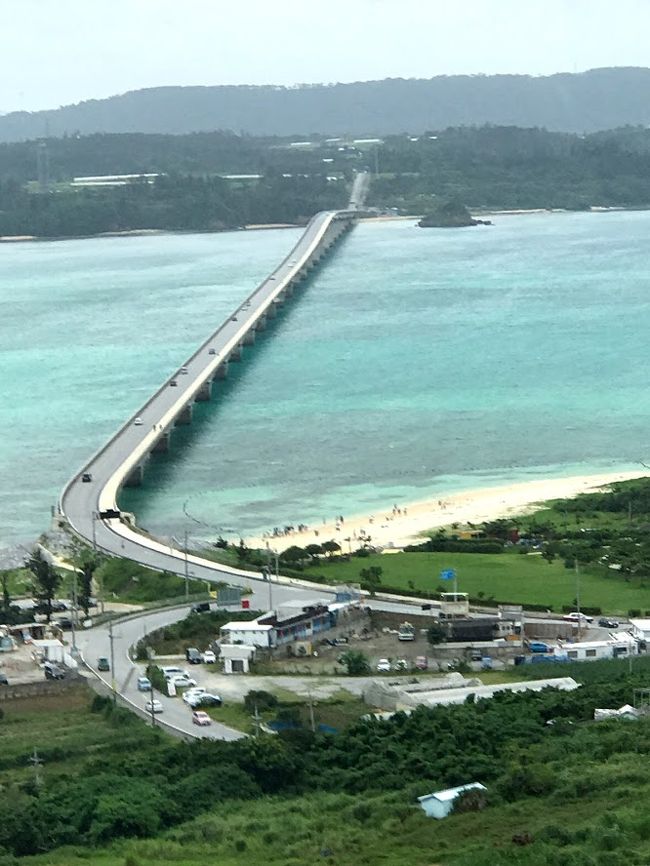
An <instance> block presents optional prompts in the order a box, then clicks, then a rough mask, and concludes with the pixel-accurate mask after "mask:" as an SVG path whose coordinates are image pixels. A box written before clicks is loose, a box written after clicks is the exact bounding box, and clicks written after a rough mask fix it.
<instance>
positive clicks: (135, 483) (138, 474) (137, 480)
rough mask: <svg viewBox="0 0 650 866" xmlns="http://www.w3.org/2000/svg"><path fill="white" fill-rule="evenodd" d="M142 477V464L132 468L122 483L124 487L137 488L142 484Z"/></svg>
mask: <svg viewBox="0 0 650 866" xmlns="http://www.w3.org/2000/svg"><path fill="white" fill-rule="evenodd" d="M143 476H144V466H143V464H142V463H138V465H137V466H136V467H134V468H133V469H132V470H131V472H130V473H129V475H128V477H127V479H126V481H125V482H124V486H125V487H139V486H140V485H141V484H142V478H143Z"/></svg>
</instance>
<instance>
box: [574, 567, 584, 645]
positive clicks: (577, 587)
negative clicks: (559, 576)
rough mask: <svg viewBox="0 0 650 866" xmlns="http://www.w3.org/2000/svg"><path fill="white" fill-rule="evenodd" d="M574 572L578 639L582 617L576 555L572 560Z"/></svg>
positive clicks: (578, 569) (580, 632)
mask: <svg viewBox="0 0 650 866" xmlns="http://www.w3.org/2000/svg"><path fill="white" fill-rule="evenodd" d="M574 566H575V572H576V610H577V612H578V639H580V636H581V634H582V617H581V615H580V568H579V567H578V557H577V556H576V558H575V560H574Z"/></svg>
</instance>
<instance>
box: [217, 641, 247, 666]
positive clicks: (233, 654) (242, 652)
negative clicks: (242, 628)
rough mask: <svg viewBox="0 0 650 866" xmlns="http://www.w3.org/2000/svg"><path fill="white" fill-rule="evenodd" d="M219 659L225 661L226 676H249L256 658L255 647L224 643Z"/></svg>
mask: <svg viewBox="0 0 650 866" xmlns="http://www.w3.org/2000/svg"><path fill="white" fill-rule="evenodd" d="M219 651H220V652H219V658H220V659H222V660H223V672H224V674H247V673H248V672H249V671H250V663H251V661H252V660H253V658H254V657H255V647H254V646H247V645H246V644H231V643H222V644H220V645H219Z"/></svg>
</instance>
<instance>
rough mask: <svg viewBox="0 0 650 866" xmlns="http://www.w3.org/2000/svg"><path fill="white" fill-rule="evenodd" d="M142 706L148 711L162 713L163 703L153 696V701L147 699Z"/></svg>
mask: <svg viewBox="0 0 650 866" xmlns="http://www.w3.org/2000/svg"><path fill="white" fill-rule="evenodd" d="M144 708H145V710H146V711H147V712H148V713H162V711H163V705H162V704H161V703H160V701H158V700H156V699H155V698H154V699H153V701H147V702H146V704H145V705H144Z"/></svg>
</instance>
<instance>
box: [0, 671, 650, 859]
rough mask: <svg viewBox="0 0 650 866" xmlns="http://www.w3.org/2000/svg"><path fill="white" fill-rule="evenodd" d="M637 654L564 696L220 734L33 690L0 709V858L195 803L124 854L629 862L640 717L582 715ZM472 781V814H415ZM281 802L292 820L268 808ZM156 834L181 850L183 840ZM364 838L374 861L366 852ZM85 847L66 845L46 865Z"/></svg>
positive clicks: (601, 701)
mask: <svg viewBox="0 0 650 866" xmlns="http://www.w3.org/2000/svg"><path fill="white" fill-rule="evenodd" d="M635 666H636V670H635V671H633V673H632V674H631V675H630V674H628V672H627V665H626V663H618V662H612V663H609V664H604V665H601V663H599V662H594V663H591V664H589V665H584V666H582V667H581V670H583V671H588V672H589V677H588V678H589V680H590V682H589V683H587V684H585V685H584V686H583V687H582V688H580V689H578V690H577V691H575V692H571V693H560V692H555V691H546V692H543V693H538V694H525V695H513V694H502V695H501V696H498V697H496V698H494V699H492V700H488V701H481V702H479V703H478V704H473V703H468V704H465V705H460V706H452V707H446V708H438V709H435V710H426V709H419V710H417V711H415V712H414V713H413V714H412V715H411V716H405V715H403V714H397V715H396V716H395V717H394V718H393V720H391V721H389V722H377V721H366V722H363V721H362V722H359V723H357V724H355V725H353V726H351V727H350V728H348V729H347V730H346V731H344V732H342V733H340V734H337V735H334V736H332V735H322V734H312V733H311V732H310V731H309V730H307V729H297V730H292V731H287V732H285V733H283V734H281V735H279V736H276V737H273V736H265V735H263V736H261V737H259V738H251V739H246V740H243V741H239V742H235V743H225V742H210V741H205V740H204V741H195V742H193V743H191V744H187V743H179V742H177V741H172V740H169V739H167V738H166V737H165V736H164V735H162V734H161V733H160V732H155V731H152V730H150V729H148V728H146V727H145V726H144V724H143V723H142V722H140V721H139V720H137V719H136V718H135V717H134V716H132V715H130V714H128V713H126V712H125V711H122V710H119V709H114V708H113V707H112V704H111V703H110V701H106V700H104V699H101V698H96V699H94V701H93V706H92V712H89V711H88V710H87V709H84V707H83V705H82V703H81V698H78V699H76V702H75V703H74V705H72V706H69V707H67V708H66V709H60V710H56V708H53V707H52V706H51V705H48V704H47V700H46V699H43V700H42V701H41V703H40V705H39V706H38V708H34V709H32V710H29V709H27V708H25V706H24V705H22V704H20V703H8V704H7V705H6V709H5V714H4V718H3V719H2V720H0V733H1V735H2V740H3V749H2V753H1V754H0V781H1V782H2V784H3V795H4V796H3V797H2V798H1V799H0V856H2V854H4V855H5V857H4V860H3V861H1V862H3V866H4V864H10V863H13V862H14V861H13V860H12V856H19V857H20V856H24V855H28V854H37V853H39V852H43V851H46V850H52V849H54V848H57V847H59V846H61V845H68V846H80V845H84V846H90V847H91V848H92V847H93V846H97V847H99V848H102V847H103V846H105V845H106V844H107V843H114V842H116V841H117V842H118V845H119V840H120V839H125V838H128V837H156V836H159V835H160V834H161V833H162V832H163V828H170V827H174V826H175V825H180V824H183V822H185V821H187V819H188V818H190V817H195V816H196V815H197V814H200V813H205V814H206V815H209V817H206V818H205V819H204V820H203V821H202V822H200V823H196V824H194V825H189V826H187V825H186V826H182V827H179V828H178V829H177V830H175V831H173V833H172V834H171V836H168V837H166V838H165V839H161V843H162V845H161V846H157V847H156V846H155V845H154V846H153V847H152V844H153V843H143V845H142V847H138V846H136V847H131V848H130V849H129V854H128V856H130V857H132V858H133V859H132V860H131V861H129V862H131V863H140V862H142V863H146V862H164V858H165V856H167V854H171V851H172V849H173V850H174V851H175V852H176V859H177V861H178V862H186V863H188V864H189V863H197V864H198V863H202V862H205V861H204V859H202V858H201V855H200V854H198V856H197V852H196V851H195V847H194V845H195V843H196V844H197V845H199V846H200V845H201V844H202V842H204V841H205V842H210V843H212V844H213V845H214V846H216V847H217V848H218V849H219V855H220V856H219V862H220V863H239V862H242V863H243V862H251V860H250V857H251V851H255V852H261V851H262V850H264V848H265V847H266V848H267V852H268V853H267V857H266V860H267V861H268V862H271V863H282V864H288V863H290V864H292V866H293V864H296V866H297V864H298V863H300V864H311V863H315V862H323V857H324V858H325V862H332V863H340V864H350V866H352V864H355V866H356V864H370V863H374V862H383V863H385V864H387V866H397V864H402V863H403V862H404V859H403V858H404V851H405V850H408V851H409V855H410V857H409V861H408V862H410V863H412V864H414V866H425V864H431V863H434V862H435V863H444V864H454V866H460V864H463V866H464V864H469V863H481V864H482V863H486V864H487V863H488V862H490V863H497V864H501V863H506V862H507V863H531V864H532V863H535V864H538V863H539V864H541V863H558V864H559V863H571V864H585V866H588V864H589V866H591V864H595V863H600V862H601V861H599V860H598V861H596V860H591V859H584V858H583V859H576V857H577V854H576V852H580V851H581V850H582V851H584V852H592V851H593V852H594V853H596V852H598V851H599V850H602V847H601V848H599V846H603V845H604V846H605V847H606V849H607V851H608V854H609V856H610V859H608V860H607V862H608V863H614V864H618V863H619V862H623V861H622V860H621V859H620V858H621V857H622V856H623V855H624V856H625V857H626V858H627V860H626V861H625V862H626V863H632V864H640V863H643V862H645V860H644V859H643V858H644V857H647V854H648V847H647V846H648V840H649V839H650V834H649V833H647V832H646V830H645V829H644V828H646V827H647V819H646V818H645V815H644V814H643V801H642V798H640V797H639V792H640V791H644V792H645V791H647V781H646V779H645V775H646V774H645V770H644V769H643V766H642V765H641V764H642V763H643V762H644V761H645V760H646V757H645V756H647V754H648V751H649V749H650V721H648V720H641V721H638V722H634V723H625V722H622V721H614V722H608V723H601V724H593V723H591V724H590V723H588V720H589V719H591V717H592V715H593V709H594V707H595V706H613V707H618V706H620V705H621V704H622V703H623V702H626V701H630V700H631V699H632V696H633V695H632V692H633V688H634V687H637V686H646V685H648V684H650V669H649V668H648V664H647V660H645V659H640V660H637V661H635ZM576 667H578V666H576ZM68 700H69V699H68ZM550 720H554V721H553V724H552V725H548V724H547V722H549V721H550ZM118 742H119V748H112V746H114V745H116V744H117V743H118ZM34 746H36V748H37V749H38V754H39V756H40V758H41V759H43V760H44V761H45V764H44V767H43V768H42V769H41V771H40V773H41V784H37V783H36V778H35V774H34V771H33V769H32V768H30V765H29V757H30V755H31V754H32V750H33V748H34ZM474 780H480V781H482V782H483V783H484V784H486V785H487V786H488V806H487V809H486V810H485V812H483V813H481V814H475V815H471V814H468V815H462V816H461V815H458V816H457V817H455V818H452V819H451V820H450V821H449V823H448V825H447V824H446V825H445V826H444V829H443V827H442V826H441V825H438V824H437V823H435V822H433V821H427V819H425V818H424V817H423V815H422V814H421V813H420V812H419V811H418V810H417V807H416V803H415V798H416V796H418V795H420V794H424V793H428V792H429V791H431V790H436V789H438V788H441V787H444V786H448V785H455V784H460V783H465V782H468V781H474ZM624 792H625V793H624ZM269 798H272V799H269ZM253 801H256V804H255V802H253ZM623 801H625V803H626V806H625V814H624V815H619V814H618V812H619V811H620V810H621V808H622V806H621V804H622V802H623ZM318 804H321V805H322V807H323V808H322V810H319V805H318ZM587 804H588V808H587ZM637 804H638V805H637ZM479 805H480V804H479ZM560 806H561V809H560ZM375 809H376V811H375ZM291 813H294V814H295V815H296V816H297V819H298V821H299V823H298V827H299V828H300V832H296V829H297V827H296V826H295V825H294V824H293V822H290V823H289V824H288V825H287V826H284V827H283V826H282V825H281V823H278V821H277V820H275V821H274V820H273V819H272V818H271V816H272V815H274V814H275V815H289V814H291ZM606 813H607V814H609V815H611V814H615V820H614V821H612V820H611V817H607V815H606ZM251 815H255V816H256V817H255V820H251ZM239 816H241V817H239ZM244 816H246V821H245V822H244ZM560 816H562V817H560ZM642 821H644V822H645V823H643V824H642ZM289 826H291V827H292V831H291V832H288V827H289ZM399 828H401V830H402V832H398V830H399ZM470 828H471V832H468V831H470ZM515 833H516V834H527V835H526V839H529V840H530V844H529V845H526V851H524V852H521V853H520V852H519V850H518V846H517V845H516V844H513V841H512V837H513V835H514V834H515ZM368 836H370V837H372V838H367V837H368ZM603 840H606V841H603ZM169 841H171V842H177V843H179V846H184V849H183V854H182V855H181V850H182V849H181V847H175V848H174V847H173V846H172V848H168V847H167V845H168V842H169ZM411 846H412V850H411ZM112 850H122V852H123V851H124V850H125V849H124V848H123V847H122V848H121V849H119V847H118V849H112ZM323 850H328V851H329V852H330V853H329V854H323ZM379 851H382V852H383V856H382V857H381V861H379V860H378V859H373V855H374V857H375V858H376V857H377V856H378V852H379ZM487 851H489V854H490V858H491V859H489V860H488V859H485V858H486V856H487ZM138 852H139V853H138ZM154 852H156V853H154ZM221 855H222V856H221ZM551 855H552V856H551ZM100 856H103V855H101V854H100V853H99V852H93V851H92V850H91V851H88V850H87V849H86V848H84V849H80V848H79V847H75V848H72V849H71V848H68V849H66V850H61V851H60V852H58V853H57V854H56V855H51V856H50V858H49V859H48V860H46V861H44V862H48V863H56V864H60V866H63V864H69V863H73V862H77V861H78V858H79V859H80V858H83V857H89V858H90V859H92V861H93V862H102V861H99V860H98V858H99V857H100ZM106 856H107V857H108V856H110V852H109V853H107V855H106ZM122 856H124V855H122ZM139 856H141V857H142V860H140V859H138V857H139ZM216 856H217V851H216V850H213V852H212V859H214V857H216ZM472 856H473V857H475V858H476V857H477V856H478V857H479V859H471V857H472ZM480 857H483V859H480ZM544 857H546V858H547V859H544ZM559 857H563V858H565V859H563V860H560V859H558V858H559ZM247 858H248V859H247ZM319 858H320V859H319ZM115 862H119V863H120V864H121V866H122V863H123V862H125V861H124V860H121V861H120V860H118V861H115Z"/></svg>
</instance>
